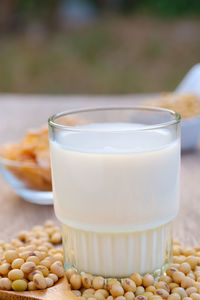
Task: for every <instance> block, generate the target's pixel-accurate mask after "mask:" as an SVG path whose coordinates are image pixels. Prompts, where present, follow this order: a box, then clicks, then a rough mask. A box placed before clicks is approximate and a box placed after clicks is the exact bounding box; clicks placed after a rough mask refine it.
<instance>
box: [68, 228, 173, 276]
mask: <svg viewBox="0 0 200 300" xmlns="http://www.w3.org/2000/svg"><path fill="white" fill-rule="evenodd" d="M62 230H63V246H64V253H65V268H66V269H68V268H75V269H76V270H77V271H78V272H85V273H90V274H93V275H101V276H103V277H105V278H124V277H128V276H130V275H131V274H132V273H134V272H138V273H140V274H145V273H152V274H154V275H155V277H157V276H160V274H162V273H164V272H165V270H166V268H167V267H168V265H169V264H170V263H171V262H172V222H169V223H167V224H164V225H162V226H159V227H156V228H153V229H149V230H145V231H134V232H118V233H116V232H114V233H113V232H94V231H84V230H80V229H75V228H72V227H69V226H67V225H63V228H62Z"/></svg>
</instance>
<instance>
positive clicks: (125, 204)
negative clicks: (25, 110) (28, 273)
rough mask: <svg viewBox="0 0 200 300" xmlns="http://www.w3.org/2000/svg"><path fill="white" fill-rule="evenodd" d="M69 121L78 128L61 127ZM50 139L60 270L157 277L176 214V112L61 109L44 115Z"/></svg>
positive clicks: (168, 256)
mask: <svg viewBox="0 0 200 300" xmlns="http://www.w3.org/2000/svg"><path fill="white" fill-rule="evenodd" d="M69 118H71V119H73V120H74V123H76V122H75V120H77V123H79V124H78V125H74V126H67V125H66V124H67V120H69ZM72 123H73V122H72ZM77 123H76V124H77ZM49 135H50V149H51V166H52V180H53V195H54V207H55V213H56V215H57V217H58V219H59V220H60V222H61V223H62V230H63V246H64V253H65V267H66V269H68V268H75V269H76V270H78V271H79V272H86V273H90V274H93V275H101V276H104V277H107V278H110V277H114V278H123V277H127V276H129V275H130V274H132V273H134V272H139V273H141V274H143V273H147V272H150V273H153V274H155V275H156V274H158V275H159V274H160V273H162V272H163V271H164V270H165V268H166V266H167V265H168V264H169V263H170V262H171V260H172V220H173V218H174V217H175V216H176V214H177V212H178V209H179V173H180V115H179V114H177V113H175V112H173V111H170V110H166V109H158V108H157V109H156V108H147V107H112V108H110V107H109V108H91V109H83V110H77V111H70V112H63V113H59V114H56V115H54V116H52V117H50V118H49Z"/></svg>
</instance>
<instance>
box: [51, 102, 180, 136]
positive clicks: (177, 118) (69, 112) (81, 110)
mask: <svg viewBox="0 0 200 300" xmlns="http://www.w3.org/2000/svg"><path fill="white" fill-rule="evenodd" d="M101 110H102V111H105V110H135V111H138V112H139V111H141V112H142V111H143V112H144V111H149V112H157V113H159V112H164V113H168V114H169V115H170V116H171V117H173V119H172V120H169V121H167V122H161V123H155V124H153V125H145V126H144V127H135V128H128V129H127V128H122V129H121V130H119V129H118V130H115V129H109V132H121V131H143V130H152V129H158V128H165V127H168V126H170V125H175V124H178V123H180V121H181V115H180V114H179V113H177V112H176V111H173V110H170V109H166V108H160V107H153V106H152V107H150V106H139V105H138V106H130V105H127V106H110V107H109V106H94V107H87V108H77V109H71V110H66V111H62V112H59V113H56V114H53V115H52V116H50V117H49V118H48V125H49V126H50V127H53V128H56V129H62V130H67V131H78V132H80V131H82V132H88V131H89V132H95V131H97V130H96V129H95V128H85V127H81V126H80V127H76V125H75V126H74V125H73V126H70V125H62V124H59V123H56V122H55V121H56V119H58V118H61V117H64V116H71V115H74V114H78V113H84V112H95V111H101ZM77 125H81V124H77ZM103 131H108V130H106V129H103V128H102V129H101V130H99V129H98V132H103Z"/></svg>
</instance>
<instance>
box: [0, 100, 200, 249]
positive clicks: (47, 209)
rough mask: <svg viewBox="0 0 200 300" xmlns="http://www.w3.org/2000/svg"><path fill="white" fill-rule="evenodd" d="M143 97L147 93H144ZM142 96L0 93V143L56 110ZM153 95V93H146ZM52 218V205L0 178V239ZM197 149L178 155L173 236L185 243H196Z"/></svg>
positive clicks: (199, 210) (199, 212) (199, 239)
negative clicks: (29, 198)
mask: <svg viewBox="0 0 200 300" xmlns="http://www.w3.org/2000/svg"><path fill="white" fill-rule="evenodd" d="M146 96H147V95H146ZM142 97H143V96H137V95H134V96H117V97H115V96H113V97H93V96H90V97H87V96H84V97H82V96H73V97H71V96H68V97H65V96H62V97H59V96H56V97H55V96H51V97H49V96H20V95H18V96H15V95H1V96H0V107H1V109H0V144H1V143H4V142H7V141H13V140H18V139H19V138H20V137H21V136H22V135H23V134H24V133H25V131H26V129H28V128H30V127H38V126H41V125H43V124H45V123H46V122H47V118H48V117H49V116H50V115H51V114H53V113H55V112H59V111H63V110H67V109H71V108H80V107H88V106H95V105H98V106H105V105H106V106H107V105H108V106H111V105H112V104H115V105H116V104H118V105H123V104H132V105H133V104H134V103H135V104H137V101H138V100H139V99H141V98H142ZM149 97H153V95H149ZM49 218H50V219H54V220H56V218H55V215H54V211H53V207H52V206H38V205H34V204H30V203H27V202H25V201H24V200H22V199H20V198H19V197H18V196H16V195H15V194H14V192H13V191H12V190H11V188H10V187H9V186H8V185H7V184H6V183H5V181H4V180H3V179H2V178H1V177H0V239H6V240H7V239H9V238H11V237H14V236H15V234H16V233H17V232H18V231H19V230H22V229H30V228H31V227H32V226H33V225H35V224H42V223H43V222H44V221H45V220H46V219H49ZM199 225H200V150H198V151H196V152H194V153H185V154H183V155H182V171H181V196H180V212H179V215H178V216H177V217H176V220H175V226H174V236H175V238H176V239H178V240H180V241H181V242H184V243H185V244H186V245H200V234H199Z"/></svg>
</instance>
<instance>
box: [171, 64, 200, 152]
mask: <svg viewBox="0 0 200 300" xmlns="http://www.w3.org/2000/svg"><path fill="white" fill-rule="evenodd" d="M175 93H193V94H195V95H197V96H199V97H200V63H199V64H197V65H195V66H194V67H192V69H190V71H189V72H188V73H187V74H186V75H185V77H184V78H183V80H182V81H181V83H180V84H179V85H178V87H177V88H176V90H175ZM199 137H200V116H195V117H192V118H188V119H182V125H181V149H182V150H183V151H189V150H194V149H195V148H196V147H197V145H198V141H199Z"/></svg>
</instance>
